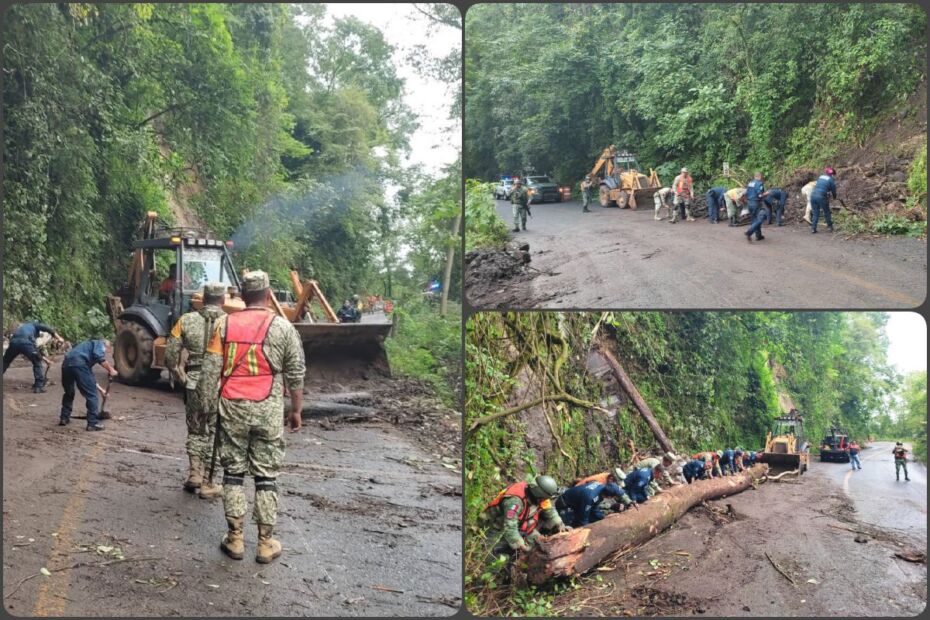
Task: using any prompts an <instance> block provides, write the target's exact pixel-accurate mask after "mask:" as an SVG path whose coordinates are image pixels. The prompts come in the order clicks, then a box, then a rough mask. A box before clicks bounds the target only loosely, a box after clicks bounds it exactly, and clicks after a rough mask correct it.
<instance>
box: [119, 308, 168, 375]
mask: <svg viewBox="0 0 930 620" xmlns="http://www.w3.org/2000/svg"><path fill="white" fill-rule="evenodd" d="M154 346H155V338H154V337H153V336H152V333H151V332H150V331H149V330H148V328H146V327H145V326H143V325H140V324H139V323H136V322H135V321H132V320H126V321H123V324H122V327H121V328H120V331H119V333H117V334H116V340H115V341H114V343H113V360H114V361H115V362H116V371H117V372H118V373H119V378H120V381H122V382H123V383H128V384H129V385H140V384H142V383H148V382H151V381H152V379H153V378H157V377H159V376H161V371H160V370H157V369H153V368H152V352H153V349H154ZM156 371H157V374H155V373H156Z"/></svg>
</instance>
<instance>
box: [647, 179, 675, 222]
mask: <svg viewBox="0 0 930 620" xmlns="http://www.w3.org/2000/svg"><path fill="white" fill-rule="evenodd" d="M652 200H653V201H654V202H655V206H656V215H655V220H656V221H657V222H658V221H659V220H661V219H662V217H661V216H659V210H661V209H662V207H666V208H667V209H668V216H669V217H672V209H673V207H672V188H671V187H662V188H659V191H657V192H656V193H655V194H653V195H652Z"/></svg>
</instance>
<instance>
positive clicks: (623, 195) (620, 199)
mask: <svg viewBox="0 0 930 620" xmlns="http://www.w3.org/2000/svg"><path fill="white" fill-rule="evenodd" d="M617 206H618V207H619V208H621V209H627V208H629V206H630V193H629V192H628V191H626V190H623V191H621V192H620V195H619V196H617Z"/></svg>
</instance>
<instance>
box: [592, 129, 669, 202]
mask: <svg viewBox="0 0 930 620" xmlns="http://www.w3.org/2000/svg"><path fill="white" fill-rule="evenodd" d="M602 171H603V174H602ZM591 176H592V177H595V178H598V179H600V183H599V185H600V189H599V198H600V202H601V206H602V207H610V206H613V205H616V206H618V207H620V208H621V209H625V208H627V207H629V208H631V209H633V210H635V209H636V206H637V202H638V201H642V200H643V199H644V198H646V199H648V198H650V197H651V196H652V194H653V193H655V191H656V190H658V189H659V188H660V187H662V185H661V183H660V182H659V175H658V174H656V171H655V170H653V169H652V168H650V169H649V176H646V175H645V174H643V173H641V172H640V171H639V164H638V163H637V162H636V156H635V155H633V154H632V153H629V152H627V151H619V152H618V151H617V147H615V146H614V145H613V144H611V145H610V146H609V147H607V148H606V149H604V150H603V152H602V153H601V156H600V157H599V158H598V160H597V162H596V163H595V164H594V167H593V168H592V169H591Z"/></svg>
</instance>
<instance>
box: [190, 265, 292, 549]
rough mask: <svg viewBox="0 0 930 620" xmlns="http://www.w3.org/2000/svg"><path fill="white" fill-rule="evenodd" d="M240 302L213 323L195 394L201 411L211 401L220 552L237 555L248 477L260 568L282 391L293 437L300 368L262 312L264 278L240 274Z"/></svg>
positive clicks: (281, 332)
mask: <svg viewBox="0 0 930 620" xmlns="http://www.w3.org/2000/svg"><path fill="white" fill-rule="evenodd" d="M242 298H243V300H244V301H245V304H246V308H245V310H242V311H240V312H235V313H233V314H229V315H226V316H222V317H220V318H219V319H217V321H216V327H215V328H214V331H213V337H212V338H211V339H210V342H209V343H208V344H207V348H206V351H205V354H204V357H203V362H202V366H201V375H200V381H199V382H198V385H197V392H198V397H199V398H200V399H201V402H202V403H204V404H205V406H209V404H208V403H211V402H216V401H217V399H218V400H219V402H218V407H219V409H218V410H219V416H218V418H219V421H218V422H217V436H218V438H217V442H218V443H221V445H222V447H221V449H220V462H221V463H222V465H223V470H224V473H223V510H224V511H225V514H226V524H227V526H228V531H227V533H226V536H225V538H223V542H222V544H221V547H222V549H223V551H224V552H225V553H226V555H228V556H229V557H231V558H233V559H235V560H241V559H242V557H243V554H244V553H245V541H244V536H243V531H242V526H243V520H244V518H245V513H246V511H247V509H248V503H247V501H246V496H245V491H244V489H243V483H244V479H245V476H246V474H249V475H251V476H252V477H253V478H254V479H255V506H254V508H253V510H252V518H253V520H254V521H255V523H256V524H257V525H258V545H257V547H256V554H255V560H256V561H257V562H260V563H263V564H264V563H268V562H271V561H272V560H274V559H275V558H276V557H278V556H280V555H281V543H280V542H278V541H277V540H275V539H274V538H272V533H273V531H274V525H275V523H276V521H277V516H278V489H277V477H278V472H279V470H280V468H281V464H282V463H283V462H284V447H285V445H284V416H283V415H282V414H283V413H284V411H285V407H284V388H285V387H286V388H287V390H288V391H289V392H290V401H291V403H290V404H291V407H290V411H289V416H288V420H289V422H290V427H291V431H292V432H294V431H297V430H299V429H300V422H301V419H300V414H301V409H302V405H303V382H304V371H305V370H306V365H305V362H304V351H303V346H302V345H301V342H300V336H299V335H298V334H297V330H296V329H294V326H293V325H291V323H290V321H288V320H287V319H285V318H282V317H279V316H277V315H275V314H273V313H272V312H271V311H270V309H269V308H268V306H269V304H270V299H271V288H270V285H269V281H268V274H266V273H265V272H263V271H251V272H248V273H246V274H245V275H243V277H242ZM215 453H216V446H214V454H215ZM214 458H215V457H214Z"/></svg>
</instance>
